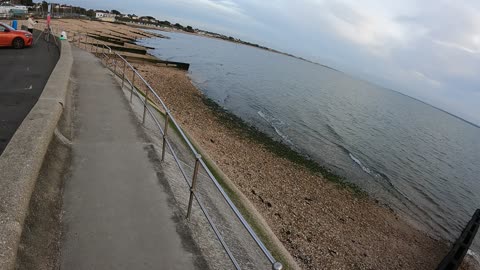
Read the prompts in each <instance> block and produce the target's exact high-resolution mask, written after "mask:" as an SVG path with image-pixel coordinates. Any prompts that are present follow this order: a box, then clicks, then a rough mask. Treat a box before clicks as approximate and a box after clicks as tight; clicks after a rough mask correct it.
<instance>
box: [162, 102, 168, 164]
mask: <svg viewBox="0 0 480 270" xmlns="http://www.w3.org/2000/svg"><path fill="white" fill-rule="evenodd" d="M169 118H170V111H169V110H167V111H166V112H165V128H164V129H163V142H162V161H164V160H165V147H166V145H167V132H168V120H169Z"/></svg>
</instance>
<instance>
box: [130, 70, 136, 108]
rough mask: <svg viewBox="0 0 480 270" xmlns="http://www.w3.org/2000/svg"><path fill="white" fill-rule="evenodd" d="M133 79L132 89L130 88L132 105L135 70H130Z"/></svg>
mask: <svg viewBox="0 0 480 270" xmlns="http://www.w3.org/2000/svg"><path fill="white" fill-rule="evenodd" d="M132 73H133V77H132V88H130V103H132V99H133V88H134V87H135V86H134V85H135V70H132Z"/></svg>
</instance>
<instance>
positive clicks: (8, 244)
mask: <svg viewBox="0 0 480 270" xmlns="http://www.w3.org/2000/svg"><path fill="white" fill-rule="evenodd" d="M58 49H59V50H60V52H61V53H60V59H59V60H58V63H57V65H56V67H55V69H54V70H53V72H52V74H51V75H50V78H49V80H48V82H47V84H46V85H45V87H44V90H43V92H42V95H41V96H40V98H39V100H38V102H37V103H36V104H35V106H34V107H33V108H32V110H31V111H30V113H29V114H28V115H27V117H26V118H25V120H24V121H23V122H22V124H21V125H20V127H19V128H18V129H17V131H16V133H15V135H14V136H13V137H12V139H11V141H10V143H9V144H8V145H7V147H6V149H5V151H4V152H3V154H2V155H1V156H0V270H4V269H5V270H7V269H13V268H14V267H15V261H16V257H17V250H18V248H19V242H20V239H21V236H22V229H23V226H24V222H25V218H26V216H27V213H28V211H29V209H28V208H29V203H30V198H31V195H32V192H33V190H34V187H35V184H36V182H37V178H38V176H39V173H40V169H41V167H42V164H43V163H44V159H45V156H46V153H47V150H48V148H49V146H50V143H51V141H52V138H53V137H54V134H55V133H57V134H58V133H63V134H65V133H68V130H66V128H68V125H67V123H69V122H70V120H69V118H70V113H69V112H68V111H69V102H68V100H69V99H68V91H69V84H70V73H71V69H72V64H73V57H72V51H71V47H70V44H69V43H68V42H60V46H59V48H58ZM56 130H58V132H55V131H56ZM62 137H63V136H62Z"/></svg>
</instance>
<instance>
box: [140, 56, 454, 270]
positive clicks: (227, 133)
mask: <svg viewBox="0 0 480 270" xmlns="http://www.w3.org/2000/svg"><path fill="white" fill-rule="evenodd" d="M135 66H136V67H137V69H138V70H139V72H140V73H141V74H142V76H144V78H145V79H146V80H147V81H149V83H150V84H151V85H152V87H153V88H154V89H162V90H163V91H162V92H160V93H158V94H160V95H161V97H162V98H163V99H164V100H165V102H166V103H167V104H168V106H169V107H170V108H171V110H172V112H173V113H174V114H175V115H176V117H177V119H179V121H180V124H181V125H182V127H184V128H185V129H186V130H187V131H188V132H189V133H190V134H191V135H192V136H193V137H194V138H195V139H196V141H197V142H199V143H200V145H201V147H202V148H203V149H204V150H205V151H206V152H207V153H209V155H210V156H211V157H212V159H213V160H214V161H215V162H216V163H217V164H218V166H219V167H220V169H221V170H222V171H224V173H225V174H226V175H227V176H228V177H229V178H230V179H232V180H233V182H234V183H235V185H237V187H238V188H239V189H240V190H241V191H242V192H243V193H244V194H245V195H246V196H247V197H248V199H249V200H250V201H251V202H252V203H253V204H254V205H255V207H256V208H257V210H259V212H260V213H261V214H262V216H263V217H264V218H265V219H266V220H267V222H268V224H269V225H270V227H271V228H272V230H273V231H274V233H275V234H276V235H277V237H278V238H279V239H280V240H281V241H282V243H283V244H284V245H285V246H286V248H287V249H288V250H289V252H290V253H291V254H292V255H293V256H294V258H295V259H296V261H297V262H298V263H299V264H300V265H301V267H302V268H305V269H316V268H318V267H321V265H322V267H323V266H324V263H325V262H327V265H328V266H329V267H328V268H345V267H346V268H351V266H353V265H357V266H358V267H359V268H360V269H363V268H368V267H373V268H385V267H386V266H387V265H388V266H387V267H386V268H388V267H392V269H397V268H409V269H429V268H435V267H436V266H437V265H436V264H437V263H439V262H440V261H441V259H442V258H443V256H444V255H445V254H446V252H447V245H446V243H445V242H444V241H441V240H435V239H433V238H431V237H430V236H428V235H427V234H425V233H424V232H422V231H419V230H417V229H415V228H413V226H411V225H410V224H408V223H407V222H406V221H404V220H403V219H400V218H399V217H398V215H397V214H395V213H394V212H393V211H392V210H391V209H388V208H386V207H384V206H382V205H379V204H378V203H376V202H375V201H374V200H372V198H369V197H368V196H357V195H355V193H353V192H352V191H351V190H350V189H345V188H342V187H341V186H339V185H338V184H336V183H334V182H331V181H328V180H326V179H325V178H323V177H322V176H320V175H318V174H315V173H314V172H312V171H311V170H310V169H309V168H308V167H305V166H304V165H302V164H298V163H295V162H294V161H291V160H289V158H287V157H285V156H281V155H280V156H279V155H277V153H274V152H272V151H271V150H272V148H269V147H268V146H266V145H264V144H261V143H259V142H256V141H255V139H252V138H251V136H252V135H251V134H249V133H250V132H252V133H253V134H254V135H258V133H257V132H258V131H255V130H253V131H252V130H251V128H250V129H248V130H247V131H245V129H244V128H245V126H244V125H245V124H243V125H242V124H239V123H238V122H237V120H236V119H237V118H236V117H232V118H230V120H231V121H230V122H227V123H226V121H225V120H226V119H227V120H228V119H229V117H231V116H232V115H231V114H228V113H225V112H224V110H223V109H221V107H220V106H218V104H217V105H212V104H209V105H210V106H209V105H208V104H205V100H207V103H209V102H208V99H207V98H206V97H205V96H204V95H203V94H202V93H201V92H200V91H199V90H198V89H197V88H195V87H194V86H193V84H192V83H191V81H190V78H188V76H187V74H186V73H185V72H180V71H177V70H172V69H169V68H165V67H159V66H155V65H149V64H135ZM186 107H188V108H189V110H188V112H187V111H185V110H184V109H182V108H186ZM212 107H213V108H215V107H217V109H216V110H218V111H217V113H219V114H216V113H215V110H212ZM200 115H201V116H200ZM200 118H201V119H202V120H200ZM222 118H226V119H222ZM201 123H207V124H208V128H205V127H203V126H202V124H201ZM228 123H230V124H228ZM232 124H233V125H234V126H233V128H232V127H231V126H230V127H229V125H232ZM235 125H238V126H236V127H235ZM205 130H208V131H207V132H205ZM260 136H261V135H260ZM217 138H220V140H219V139H217ZM270 140H272V141H273V139H270ZM229 148H230V149H229ZM231 148H233V149H231ZM246 148H247V150H246ZM291 151H292V150H291ZM297 155H298V153H297ZM242 164H243V165H242ZM245 164H247V165H245ZM255 164H260V165H258V166H255ZM282 167H283V170H282ZM278 170H280V171H281V173H280V174H279V173H276V172H275V171H278ZM284 172H285V174H284ZM281 175H284V176H285V175H288V177H285V178H288V179H281V178H283V177H281ZM274 176H277V177H274ZM297 177H299V178H303V179H302V180H303V181H302V180H300V182H302V184H300V185H295V184H293V185H292V182H293V183H296V184H298V182H297V181H292V180H295V178H297ZM249 178H250V179H249ZM305 178H306V179H305ZM269 179H276V180H283V181H277V183H273V182H271V181H270V182H269V181H268V180H269ZM297 180H299V179H297ZM312 182H313V183H312ZM285 184H286V185H285ZM315 187H320V188H322V189H321V190H315ZM288 188H291V189H292V190H288ZM339 198H340V199H339ZM317 207H318V208H317ZM317 210H319V211H317ZM318 212H321V213H318ZM297 213H298V214H299V213H302V216H299V215H298V214H297ZM288 216H290V217H288ZM310 217H313V218H314V219H315V220H313V221H312V220H308V219H309V218H310ZM324 218H326V219H328V220H329V221H328V222H327V223H325V222H324V221H322V219H324ZM299 220H301V222H299ZM302 223H303V224H302ZM354 223H359V224H354ZM339 227H340V228H339ZM342 227H343V228H342ZM358 227H361V228H360V229H359V228H358ZM319 229H320V230H322V229H325V231H327V232H328V235H325V236H324V237H320V235H319V233H317V232H318V230H319ZM337 229H340V231H337ZM352 231H354V233H352ZM340 235H343V237H342V236H340ZM338 238H340V239H343V240H341V241H340V240H339V239H338ZM372 238H377V240H375V239H372ZM405 238H407V239H408V240H405ZM355 239H357V240H355ZM378 239H384V241H378ZM316 240H317V241H316ZM325 242H327V243H330V244H328V245H327V246H328V247H327V248H326V249H325V246H322V247H321V246H318V245H316V244H315V243H325ZM345 245H347V246H345ZM398 245H400V246H402V248H400V249H399V248H398ZM395 246H397V247H395ZM392 248H393V249H394V250H395V252H392V253H391V256H388V255H385V254H382V253H385V250H392ZM412 250H415V252H414V253H413V254H412ZM399 254H403V255H399ZM342 255H343V256H346V257H348V258H342ZM381 257H383V258H381ZM372 258H375V260H372ZM407 258H408V259H407ZM365 260H367V261H369V263H365V262H364V261H365ZM382 262H385V263H382ZM387 262H388V263H387ZM367 266H368V267H367Z"/></svg>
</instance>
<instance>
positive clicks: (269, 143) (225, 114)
mask: <svg viewBox="0 0 480 270" xmlns="http://www.w3.org/2000/svg"><path fill="white" fill-rule="evenodd" d="M202 99H203V103H204V104H205V105H206V106H208V107H209V108H210V109H211V110H212V111H213V112H214V114H215V116H216V117H217V118H218V119H219V120H220V121H221V122H222V123H223V124H225V125H226V126H227V127H229V128H230V129H232V130H234V131H236V132H237V134H239V135H240V136H245V137H247V138H249V139H251V140H252V141H254V142H257V143H259V144H261V145H263V146H264V147H265V148H266V149H267V150H269V151H270V152H272V153H274V154H276V155H277V156H279V157H282V158H285V159H287V160H289V161H291V162H293V163H295V164H297V165H300V166H303V167H305V168H306V169H308V170H309V171H310V172H312V173H314V174H320V175H322V176H323V177H324V178H325V179H327V180H329V181H331V182H333V183H335V184H336V185H338V186H339V187H341V188H346V189H348V190H350V191H352V193H353V194H354V195H356V196H360V197H363V196H365V195H366V193H365V192H364V191H363V190H362V189H361V188H360V187H358V186H357V185H355V184H352V183H350V182H347V181H346V179H345V178H344V177H342V176H340V175H338V174H336V173H335V172H333V171H332V170H330V169H328V168H326V167H324V166H322V165H320V164H318V163H317V162H315V161H314V160H312V159H311V158H309V157H308V156H305V155H303V154H301V153H299V152H297V151H295V150H293V149H291V148H290V147H289V146H288V145H286V144H284V143H283V142H280V141H276V140H274V139H272V138H271V137H270V136H268V135H267V134H265V133H264V132H262V131H260V130H258V129H257V128H255V127H253V126H252V125H250V124H248V123H246V122H245V121H244V120H242V119H241V118H240V117H238V116H236V115H234V114H232V113H231V112H229V111H227V110H226V109H224V108H223V107H221V106H220V105H218V104H217V103H216V102H215V101H213V100H212V99H209V98H207V97H203V98H202Z"/></svg>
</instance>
